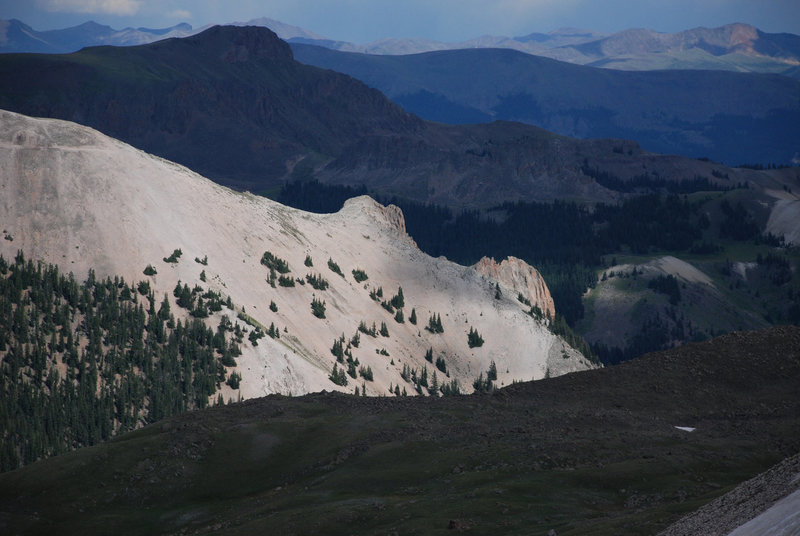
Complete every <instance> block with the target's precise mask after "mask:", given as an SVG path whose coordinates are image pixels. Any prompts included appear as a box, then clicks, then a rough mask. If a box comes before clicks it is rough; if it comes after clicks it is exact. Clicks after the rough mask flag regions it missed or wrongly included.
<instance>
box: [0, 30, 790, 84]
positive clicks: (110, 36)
mask: <svg viewBox="0 0 800 536" xmlns="http://www.w3.org/2000/svg"><path fill="white" fill-rule="evenodd" d="M229 24H230V25H233V26H264V27H267V28H269V29H271V30H272V31H274V32H275V33H276V34H278V37H280V38H281V39H284V40H286V41H289V42H291V43H301V44H311V45H317V46H322V47H325V48H330V49H332V50H339V51H343V52H359V53H363V54H378V55H383V54H386V55H400V54H418V53H422V52H432V51H439V50H458V49H474V48H506V49H513V50H517V51H520V52H525V53H526V54H532V55H535V56H544V57H548V58H552V59H557V60H560V61H566V62H569V63H576V64H579V65H590V66H593V67H607V68H613V69H622V70H634V71H639V70H657V69H701V70H704V69H712V70H727V71H738V72H761V73H778V74H783V75H786V76H790V77H793V78H798V77H800V74H798V70H797V67H798V66H800V36H797V35H794V34H788V33H777V34H775V33H766V32H762V31H761V30H759V29H757V28H755V27H753V26H750V25H748V24H742V23H734V24H728V25H725V26H721V27H719V28H694V29H691V30H686V31H682V32H677V33H660V32H656V31H653V30H647V29H629V30H624V31H621V32H617V33H614V34H611V35H607V34H603V33H598V32H594V31H592V30H584V29H578V28H561V29H558V30H554V31H552V32H549V33H531V34H528V35H524V36H519V37H505V36H492V35H484V36H481V37H476V38H473V39H469V40H466V41H461V42H455V43H445V42H442V41H435V40H431V39H421V38H417V39H409V38H406V39H404V38H386V39H380V40H378V41H374V42H372V43H367V44H360V45H359V44H355V43H350V42H346V41H336V40H333V39H329V38H327V37H324V36H321V35H318V34H315V33H313V32H310V31H308V30H306V29H303V28H300V27H297V26H292V25H289V24H285V23H283V22H280V21H277V20H274V19H270V18H266V17H261V18H258V19H252V20H249V21H246V22H234V23H229ZM209 27H210V25H209V26H203V27H201V28H196V29H193V28H192V27H191V26H190V25H188V24H186V23H182V24H178V25H176V26H172V27H170V28H163V29H157V30H153V29H148V28H136V29H134V28H125V29H123V30H115V29H113V28H111V27H109V26H102V25H99V24H97V23H94V22H87V23H84V24H82V25H80V26H75V27H72V28H66V29H62V30H51V31H37V30H34V29H32V28H31V27H30V26H28V25H26V24H24V23H23V22H20V21H18V20H14V19H12V20H4V21H0V53H3V52H46V53H64V52H74V51H77V50H80V49H81V48H83V47H87V46H97V45H115V46H127V45H136V44H145V43H150V42H153V41H157V40H160V39H167V38H169V37H185V36H187V35H193V34H196V33H200V32H202V31H204V30H206V29H208V28H209Z"/></svg>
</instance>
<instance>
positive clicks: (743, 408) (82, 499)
mask: <svg viewBox="0 0 800 536" xmlns="http://www.w3.org/2000/svg"><path fill="white" fill-rule="evenodd" d="M798 377H800V330H798V329H797V328H777V329H772V330H769V331H764V332H756V333H750V334H740V333H736V334H732V335H728V336H725V337H722V338H720V339H717V340H715V341H712V342H710V343H703V344H700V345H689V346H687V347H684V348H682V349H680V350H676V351H671V352H667V353H662V354H654V355H651V356H648V357H645V358H643V359H640V360H636V361H633V362H630V363H627V364H624V365H621V366H619V367H614V368H611V369H605V370H600V371H593V372H588V373H581V374H572V375H569V376H565V377H562V378H556V379H554V380H545V381H540V382H536V383H532V384H531V383H528V384H517V385H514V386H511V387H509V388H507V389H504V390H502V391H499V392H497V393H495V394H494V395H490V396H472V397H456V398H450V399H436V400H434V399H421V398H420V399H413V400H412V399H374V398H373V399H359V398H353V397H349V396H343V395H329V394H327V395H326V394H322V395H312V396H307V397H303V398H298V399H288V398H281V397H269V398H264V399H259V400H253V401H249V402H246V403H243V404H238V405H232V406H228V407H224V408H216V409H212V410H208V411H203V412H195V413H191V414H187V415H183V416H180V417H176V418H173V419H170V420H168V421H165V422H163V423H160V424H157V425H154V426H150V427H147V428H145V429H142V430H139V431H137V432H134V433H131V434H128V435H126V436H123V437H121V438H119V439H118V440H115V441H112V442H110V443H107V444H104V445H100V446H98V447H93V448H89V449H83V450H80V451H77V452H73V453H70V454H68V455H65V456H60V457H56V458H52V459H49V460H45V461H43V462H40V463H36V464H33V465H31V466H29V467H27V468H25V469H22V470H19V471H15V472H12V473H7V474H4V475H0V512H3V514H2V515H0V528H2V529H3V530H8V531H9V532H15V531H25V532H26V533H31V534H45V533H53V532H54V531H57V532H59V533H61V534H71V533H74V534H100V533H109V532H115V533H118V534H137V533H177V532H179V531H183V530H186V531H188V532H189V533H204V532H206V531H208V530H224V532H225V533H227V534H249V533H265V532H270V533H276V534H277V533H280V534H308V533H326V534H351V533H359V534H386V533H387V532H392V531H400V532H402V533H405V534H422V533H425V534H437V533H442V534H444V533H448V532H449V531H448V527H449V526H453V527H455V528H459V527H461V528H466V527H471V528H472V529H473V530H474V531H475V532H476V533H488V532H489V531H491V532H493V533H499V534H519V533H521V532H524V533H530V534H545V533H546V532H547V531H548V530H549V529H551V528H555V529H556V530H557V531H558V533H559V534H560V535H563V534H598V535H600V534H615V533H625V534H653V533H655V532H657V531H658V530H659V529H660V528H662V527H664V526H666V525H667V524H668V523H669V522H671V521H672V520H674V519H675V518H676V517H677V516H679V515H681V514H683V513H686V512H689V511H692V510H694V509H695V508H697V507H698V506H699V505H701V504H703V503H705V502H707V501H709V500H710V499H712V498H713V497H715V496H718V495H720V494H722V493H723V492H725V491H726V490H728V489H730V488H731V487H733V486H734V485H735V484H737V483H738V482H740V481H742V480H744V479H745V478H748V477H749V476H752V475H753V474H755V473H757V472H760V471H762V470H764V469H766V468H767V467H768V466H769V465H770V464H772V463H774V462H775V461H777V460H778V459H780V458H782V457H784V456H786V455H788V454H790V453H793V452H796V450H797V449H798V447H800V397H798V396H797V395H798V385H799V384H798ZM675 425H686V426H696V427H697V431H696V432H694V433H691V434H690V433H685V432H681V431H678V430H676V429H675V428H674V427H673V426H675Z"/></svg>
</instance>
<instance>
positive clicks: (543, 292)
mask: <svg viewBox="0 0 800 536" xmlns="http://www.w3.org/2000/svg"><path fill="white" fill-rule="evenodd" d="M474 268H475V270H477V271H478V273H480V274H482V275H485V276H486V277H488V278H490V279H494V280H495V281H497V282H498V283H500V284H501V285H504V286H506V287H508V288H510V289H512V290H513V291H514V292H518V293H519V294H522V295H523V296H524V297H525V298H527V299H528V300H530V302H531V305H537V306H538V307H539V309H541V310H542V312H543V313H545V314H549V315H550V316H555V314H556V308H555V305H554V304H553V297H552V296H551V295H550V289H548V288H547V283H545V282H544V278H542V274H540V273H539V271H538V270H537V269H536V268H534V267H533V266H531V265H530V264H528V263H527V262H525V261H523V260H522V259H518V258H516V257H509V258H507V259H506V260H504V261H501V262H500V263H498V262H497V261H495V260H494V259H493V258H491V257H484V258H482V259H481V260H479V261H478V263H477V264H476V265H475V266H474Z"/></svg>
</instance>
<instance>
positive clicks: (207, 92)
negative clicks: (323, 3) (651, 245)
mask: <svg viewBox="0 0 800 536" xmlns="http://www.w3.org/2000/svg"><path fill="white" fill-rule="evenodd" d="M317 50H321V49H317ZM472 52H473V53H479V54H499V55H501V56H504V57H505V56H508V57H511V59H512V60H518V59H522V60H525V61H528V60H531V59H533V60H535V61H538V62H539V63H541V64H542V65H543V67H542V68H543V69H552V70H551V71H547V70H544V71H543V72H544V73H545V74H544V75H543V77H544V78H545V79H552V78H554V77H555V76H563V75H564V72H565V70H564V68H568V69H569V71H570V73H572V72H575V73H577V75H579V76H584V77H587V78H585V79H583V80H580V79H576V80H575V82H574V83H576V84H580V85H591V84H594V83H596V82H597V80H596V79H592V78H591V76H594V75H595V74H596V73H599V74H600V75H603V74H604V75H605V76H606V77H609V79H610V80H611V82H607V86H606V87H607V88H609V89H613V87H614V85H615V83H616V84H618V83H619V80H618V79H616V78H613V77H616V76H618V75H625V76H634V75H635V76H637V77H642V76H644V75H648V74H651V75H654V76H659V77H662V78H663V77H666V76H667V74H669V73H627V74H625V73H615V72H612V71H602V70H595V69H589V68H579V67H575V66H569V65H565V64H561V63H557V62H553V61H552V60H546V59H536V58H531V57H529V56H525V55H522V54H519V53H515V52H514V51H472ZM331 54H333V53H331ZM437 54H438V55H441V54H457V55H458V54H462V53H457V52H442V53H436V54H434V56H433V57H434V58H436V57H437V56H436V55H437ZM428 57H429V56H423V57H419V56H416V57H412V59H413V58H417V59H419V58H422V59H426V58H428ZM379 59H381V58H379ZM382 59H383V61H387V62H390V61H399V60H398V58H389V57H384V58H382ZM554 73H555V74H554ZM559 73H560V74H559ZM673 76H675V75H673ZM715 76H718V77H721V78H720V79H719V80H718V81H717V83H716V85H709V88H708V93H706V94H702V93H701V97H698V96H697V95H696V94H693V93H690V92H687V93H685V94H680V93H679V94H678V95H679V96H680V99H683V100H688V101H689V102H688V103H687V104H682V105H683V106H688V105H690V104H691V103H699V102H700V99H703V101H714V100H720V99H721V98H722V97H720V95H725V96H726V97H725V98H727V99H731V100H730V102H729V105H730V106H731V107H734V106H740V105H741V104H739V101H738V100H735V99H742V102H747V101H746V98H747V94H745V95H744V96H739V95H736V94H735V93H725V92H724V90H720V89H719V88H718V86H719V85H720V84H729V85H734V87H741V88H744V86H743V85H742V86H736V85H735V84H737V81H736V79H735V77H734V75H732V74H730V73H716V74H715ZM752 76H754V75H752ZM729 78H730V79H729ZM762 79H763V80H764V81H765V83H766V84H767V86H768V87H772V86H774V87H776V88H778V89H776V90H774V91H775V94H777V95H783V94H784V93H786V90H784V93H781V91H780V88H781V87H783V86H787V87H789V88H790V89H791V88H792V87H796V85H797V83H796V82H793V81H791V80H789V79H787V78H783V77H777V76H771V77H770V76H764V75H760V76H759V77H758V78H757V81H761V80H762ZM0 80H2V83H0V108H4V109H7V110H11V111H17V112H20V113H24V114H26V115H32V116H43V117H54V118H59V119H67V120H70V121H75V122H78V123H81V124H85V125H87V126H91V127H93V128H96V129H98V130H101V131H102V132H104V133H106V134H108V135H111V136H114V137H116V138H118V139H121V140H123V141H125V142H127V143H131V144H133V145H134V146H136V147H138V148H141V149H143V150H146V151H148V152H151V153H154V154H157V155H159V156H163V157H165V158H168V159H170V160H174V161H177V162H179V163H181V164H184V165H186V166H188V167H190V168H192V169H194V170H196V171H198V172H200V173H203V174H204V175H205V176H208V177H209V178H212V179H214V180H216V181H218V182H220V183H223V184H227V185H231V186H234V187H237V188H247V189H250V190H253V191H264V190H267V189H269V188H274V187H276V186H279V185H280V184H282V183H283V181H285V180H289V179H304V178H309V177H311V176H315V177H317V178H318V179H320V180H323V181H327V182H335V183H339V184H365V185H366V186H367V187H368V188H370V189H371V191H375V192H379V193H382V194H385V195H399V196H401V197H405V198H410V199H415V200H418V201H423V202H437V203H440V204H445V205H450V206H473V207H475V206H482V207H488V206H492V205H494V204H497V203H500V202H503V201H515V200H519V199H523V200H529V201H536V200H539V201H547V200H553V199H565V198H566V199H577V200H589V201H603V200H606V201H609V200H614V199H617V198H618V197H619V195H620V194H619V191H617V190H615V188H616V187H614V186H609V184H608V183H606V184H605V185H602V184H600V183H599V182H597V181H596V180H595V179H594V178H592V177H591V176H589V175H587V172H588V171H587V170H588V169H590V168H591V169H592V170H595V171H593V173H595V175H596V172H598V171H603V172H608V173H613V174H614V175H616V176H619V177H621V178H622V180H631V179H633V178H634V177H638V176H641V175H643V174H644V175H650V176H652V177H658V178H659V180H662V179H663V180H667V181H680V180H684V179H691V178H693V177H696V176H699V177H704V178H706V179H708V180H709V181H711V183H720V184H725V185H729V184H731V181H733V184H735V183H736V182H741V181H748V180H750V181H753V182H754V184H755V183H760V182H761V181H762V179H761V178H759V176H758V174H752V173H749V172H747V171H745V170H738V171H734V170H727V171H724V172H723V171H722V169H723V168H722V167H721V166H719V164H714V163H713V162H703V161H698V160H695V159H689V158H681V157H665V156H656V155H652V154H648V153H646V152H645V151H643V150H642V149H641V148H640V147H639V146H638V145H636V144H635V143H631V142H623V141H614V140H576V139H572V138H566V137H563V136H558V135H555V134H552V133H550V132H547V131H544V130H542V129H539V128H536V127H533V126H529V125H524V124H520V123H507V122H495V123H491V124H483V125H443V124H439V123H430V122H426V121H423V120H421V119H419V118H417V117H415V116H414V115H411V114H409V113H407V112H405V111H403V110H402V109H401V108H400V107H399V106H397V105H395V104H393V103H392V102H390V101H389V100H388V99H387V98H386V97H384V96H383V95H382V94H381V93H379V92H378V91H376V90H374V89H370V88H368V87H367V86H365V85H364V84H362V83H361V82H358V81H357V80H354V79H353V78H351V77H349V76H346V75H342V74H338V73H334V72H332V71H329V70H323V69H319V68H316V67H312V66H307V65H303V64H300V63H298V62H296V61H295V60H294V59H293V57H292V51H291V50H290V48H289V46H288V45H287V44H286V43H285V42H284V41H281V40H280V39H278V38H277V36H276V35H275V34H274V33H272V32H271V31H269V30H267V29H264V28H257V27H244V28H238V27H231V26H228V27H214V28H211V29H209V30H207V31H205V32H203V33H202V34H198V35H196V36H192V37H188V38H184V39H172V40H167V41H161V42H157V43H152V44H149V45H143V46H138V47H127V48H120V47H95V48H89V49H85V50H83V51H81V52H78V53H74V54H69V55H27V54H4V55H0ZM614 80H617V82H614ZM678 80H679V81H681V83H684V82H685V80H680V79H678ZM699 89H703V88H702V87H701V88H699ZM756 89H757V88H756ZM712 90H715V91H718V92H721V93H714V92H713V91H712ZM750 90H751V91H756V90H755V89H753V88H750ZM620 91H622V89H620ZM663 91H664V92H665V93H666V95H667V96H669V92H668V90H666V89H665V90H663ZM750 94H751V95H752V93H750ZM765 95H769V94H768V93H765ZM795 95H796V93H795ZM665 98H666V97H665ZM781 98H783V97H781ZM680 99H678V98H677V97H676V101H677V102H679V104H680ZM522 100H523V101H524V99H522ZM768 100H769V102H770V103H771V104H772V106H773V107H774V106H776V104H775V103H780V102H783V101H782V100H779V99H777V98H776V97H773V96H772V95H769V97H768ZM507 104H508V103H507ZM511 104H513V99H512V100H511ZM631 104H635V103H631ZM769 106H770V105H769V104H765V105H764V107H763V108H762V109H761V112H762V113H766V112H767V111H768V110H769ZM676 107H677V106H676ZM696 107H697V108H699V106H696ZM796 107H797V104H796V103H795V108H792V107H791V103H788V104H786V105H785V106H784V107H783V111H784V114H783V115H784V116H786V117H790V116H791V114H792V113H797V111H796ZM636 109H637V110H639V111H640V113H645V112H644V111H646V110H647V106H644V105H643V106H642V107H640V108H636ZM713 109H714V108H712V110H713ZM579 111H580V110H579ZM594 111H595V112H596V114H597V115H603V114H608V112H607V111H602V110H599V111H598V110H594ZM584 112H585V114H584V115H585V117H586V118H587V121H588V120H591V118H592V115H591V114H592V112H593V110H592V109H586V110H584ZM650 113H653V114H654V115H657V113H656V112H650ZM754 113H755V112H754ZM691 118H692V117H691V116H684V117H679V118H678V119H672V120H673V121H678V122H682V123H684V124H689V123H690V120H691ZM781 120H784V117H777V118H774V121H776V122H780V121H781ZM731 124H732V125H736V124H737V123H731ZM753 124H755V125H758V124H759V123H758V121H752V122H751V123H745V126H744V127H738V128H740V129H742V130H743V132H742V134H741V136H743V138H742V140H741V143H740V145H739V147H740V150H741V151H742V152H743V153H746V150H748V148H749V147H750V146H759V145H758V143H762V144H769V143H770V142H772V141H774V142H775V144H776V145H777V146H778V147H779V148H784V149H785V147H786V143H785V140H781V139H776V137H775V136H774V135H772V137H770V133H769V132H764V133H760V134H759V136H758V137H753V136H751V135H750V134H751V132H752V131H751V130H749V129H748V128H746V127H748V126H750V125H753ZM797 124H800V121H798V123H797ZM797 124H795V125H794V127H791V128H794V129H795V131H796V129H797V128H800V127H797ZM762 134H763V136H762ZM726 135H727V134H726ZM762 137H763V139H762ZM793 139H794V140H796V139H800V136H794V138H793ZM790 141H791V140H790ZM715 170H716V175H715V174H714V173H712V172H714V171H715ZM726 173H727V177H730V178H729V179H724V178H720V177H725V176H726V175H725V174H726ZM751 175H752V178H750V177H751Z"/></svg>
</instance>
